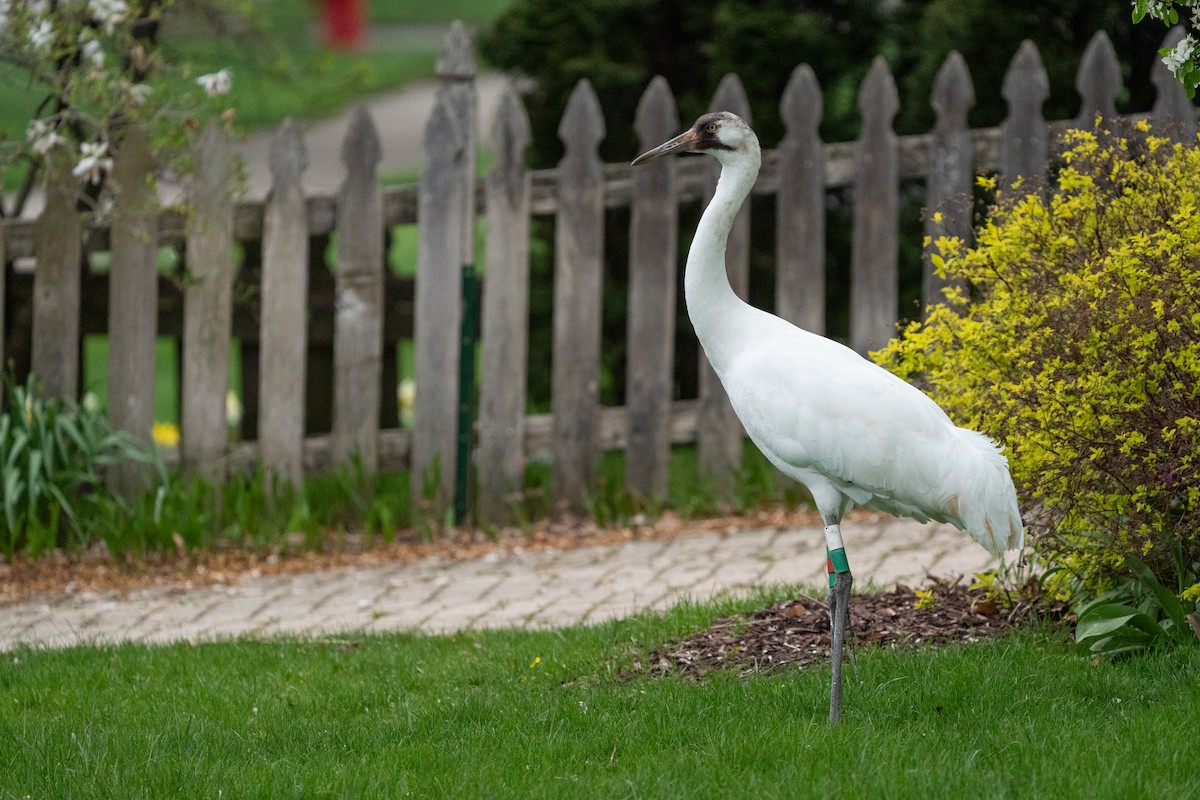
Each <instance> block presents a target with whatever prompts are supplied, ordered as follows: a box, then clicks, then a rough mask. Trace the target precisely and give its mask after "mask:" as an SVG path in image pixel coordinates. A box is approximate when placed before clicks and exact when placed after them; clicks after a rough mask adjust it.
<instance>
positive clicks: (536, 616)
mask: <svg viewBox="0 0 1200 800" xmlns="http://www.w3.org/2000/svg"><path fill="white" fill-rule="evenodd" d="M844 533H845V537H846V544H847V550H848V552H849V553H850V558H851V566H852V567H853V568H854V571H855V579H856V588H866V587H867V586H869V585H870V584H871V583H874V584H875V585H876V586H878V587H880V588H887V587H890V586H891V585H892V584H893V583H895V582H901V583H906V584H910V585H911V584H920V583H922V582H923V581H924V580H925V578H926V576H927V575H929V574H933V575H938V576H940V577H952V576H957V575H969V574H970V573H972V572H976V571H980V570H983V569H987V568H988V567H989V566H994V564H995V560H994V559H993V558H992V557H991V556H989V555H988V553H987V552H986V551H984V549H983V548H981V547H980V546H979V545H978V544H976V543H975V542H974V541H972V540H971V539H970V537H968V536H967V535H966V534H964V533H961V532H959V531H957V530H955V529H954V528H952V527H951V526H948V525H933V524H930V525H918V524H916V523H914V522H910V521H907V520H896V519H892V518H890V517H886V516H882V515H863V516H862V518H861V519H860V518H857V517H856V518H854V519H851V520H847V524H846V525H845V526H844ZM823 569H824V539H823V537H822V535H821V531H820V528H819V527H816V526H813V527H804V528H784V529H778V528H770V529H758V530H744V531H726V532H721V533H711V532H705V533H694V534H683V535H678V536H675V537H672V538H662V539H646V540H634V541H631V542H626V543H623V544H613V545H604V546H588V547H577V548H569V549H559V550H546V551H540V552H521V551H519V550H518V551H515V552H511V553H505V552H493V553H490V554H488V555H486V556H484V557H482V558H478V559H473V560H460V561H450V560H444V559H437V558H430V559H426V560H423V561H417V562H414V563H408V564H401V563H395V564H385V565H379V566H369V567H357V568H341V569H335V570H329V571H325V572H316V573H306V574H289V575H269V576H259V577H245V578H243V579H242V580H240V581H239V582H236V583H233V584H230V585H222V586H210V587H205V588H200V589H194V590H183V589H178V588H176V589H171V588H164V587H154V588H149V589H142V590H135V591H132V592H130V593H129V594H128V595H127V596H125V597H119V596H117V595H116V594H115V593H99V592H81V593H78V594H74V595H64V596H55V597H42V598H39V599H36V600H31V601H26V602H23V603H19V604H14V605H9V606H8V607H0V651H4V650H9V649H12V648H13V647H16V646H18V645H30V646H36V647H63V646H69V645H73V644H80V643H96V642H117V641H137V642H148V643H152V642H170V641H178V640H184V641H202V640H209V639H219V638H227V637H233V636H254V637H262V636H270V635H273V634H283V633H286V634H305V635H325V634H331V633H339V632H345V631H384V630H412V631H425V632H432V633H444V632H450V631H458V630H463V629H472V628H498V627H519V628H546V627H555V626H562V625H569V624H575V623H580V622H583V623H592V622H601V621H604V620H608V619H614V618H619V617H624V616H627V615H630V614H633V613H636V612H639V611H643V610H647V609H665V608H667V607H669V606H671V605H674V604H676V603H678V602H679V601H681V600H683V599H686V598H690V599H693V600H703V599H706V598H710V597H712V596H714V595H718V594H721V593H724V592H746V591H748V590H750V589H752V588H753V587H756V586H767V585H773V584H811V585H817V586H819V585H823V581H824V572H823Z"/></svg>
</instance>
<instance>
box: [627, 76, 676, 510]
mask: <svg viewBox="0 0 1200 800" xmlns="http://www.w3.org/2000/svg"><path fill="white" fill-rule="evenodd" d="M634 128H635V129H636V131H637V134H638V143H639V147H638V150H639V152H644V151H646V150H649V149H650V148H652V147H655V146H656V145H659V144H661V143H662V142H665V141H666V140H667V139H670V138H671V137H672V136H674V135H675V134H677V133H678V132H679V113H678V112H677V111H676V109H675V98H674V97H673V96H672V95H671V88H670V87H669V86H668V85H667V81H666V79H665V78H663V77H661V76H659V77H656V78H654V80H652V81H651V82H650V85H649V86H648V87H647V88H646V91H645V93H643V94H642V97H641V101H640V102H639V103H638V108H637V115H636V116H635V118H634ZM632 203H633V209H632V218H631V224H630V234H629V309H628V320H627V326H628V327H627V336H626V352H627V357H626V380H625V397H626V406H627V408H628V410H629V444H628V446H627V447H626V455H625V485H626V487H627V488H628V489H629V491H631V492H633V493H634V494H636V495H639V496H641V497H646V498H653V499H655V500H662V499H663V498H665V497H666V493H667V477H668V468H669V466H670V459H671V429H670V419H671V399H672V395H673V387H674V385H675V382H674V360H675V292H676V289H675V285H676V260H677V259H678V257H679V252H678V245H679V200H678V197H677V192H676V190H675V159H673V158H664V159H659V160H658V161H655V162H652V163H651V164H648V165H647V166H646V167H644V168H642V169H639V170H638V171H637V172H635V173H634V183H633V200H632Z"/></svg>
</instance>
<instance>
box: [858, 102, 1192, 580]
mask: <svg viewBox="0 0 1200 800" xmlns="http://www.w3.org/2000/svg"><path fill="white" fill-rule="evenodd" d="M1139 127H1141V128H1142V132H1143V133H1144V132H1145V131H1147V130H1148V126H1147V125H1145V123H1141V124H1140V125H1139ZM1066 145H1067V148H1068V149H1067V151H1066V153H1065V155H1064V161H1065V163H1064V165H1063V167H1062V169H1061V172H1060V173H1059V176H1058V189H1057V191H1056V192H1054V193H1053V195H1052V196H1051V197H1049V199H1043V198H1042V197H1041V196H1040V195H1038V194H1028V195H1021V194H1020V192H1019V191H1017V192H1014V193H1012V194H1011V195H1009V196H1007V197H1003V198H1001V199H1000V201H999V202H998V203H997V205H996V206H995V208H994V209H993V211H992V213H991V216H990V219H989V220H988V222H987V223H986V224H985V225H983V227H982V228H981V229H980V230H979V232H978V240H977V243H976V245H975V246H974V247H973V248H970V249H968V248H966V247H964V245H963V243H962V242H960V241H957V240H954V239H950V238H944V237H943V238H941V239H939V240H938V241H937V243H936V244H937V248H938V250H939V251H940V256H938V257H936V258H935V259H934V261H935V266H937V267H938V269H939V271H940V272H943V273H945V274H946V275H948V276H950V277H957V278H962V279H965V281H967V282H969V285H970V286H971V287H972V289H973V291H972V292H971V295H970V296H968V294H967V293H966V292H964V291H963V290H961V289H959V290H953V289H952V290H948V294H947V298H946V302H944V303H943V304H940V305H938V306H936V307H934V308H932V309H931V311H930V313H929V316H928V318H927V319H926V321H925V322H923V323H913V324H911V325H910V326H909V327H908V328H907V329H906V330H904V331H903V333H902V334H901V336H900V337H898V338H897V339H895V340H894V341H893V342H891V343H890V344H889V345H888V346H887V347H886V348H884V349H883V350H882V351H880V352H879V353H876V354H875V357H876V359H877V360H878V361H879V362H880V363H882V364H884V365H885V366H887V367H888V368H890V369H892V370H893V371H895V372H897V373H898V374H900V375H902V376H904V377H907V378H919V379H922V380H924V381H925V382H926V383H927V385H928V387H929V389H930V391H931V392H932V394H933V395H934V397H935V398H936V399H937V400H938V402H939V403H941V404H942V406H943V407H944V408H945V409H946V411H947V412H948V413H949V414H950V416H951V417H954V418H955V419H957V421H958V422H959V423H961V424H964V425H967V426H969V427H976V428H978V429H980V430H983V431H985V432H987V433H989V434H990V435H992V436H994V437H996V438H997V439H999V440H1000V441H1001V442H1003V443H1004V445H1005V448H1006V451H1007V455H1008V458H1009V463H1010V464H1011V468H1012V475H1013V479H1014V482H1015V483H1016V485H1017V487H1018V492H1019V494H1020V496H1021V501H1022V502H1021V506H1022V509H1023V510H1024V511H1025V514H1026V523H1027V525H1028V526H1029V528H1030V532H1031V533H1032V534H1033V543H1034V547H1035V548H1036V549H1037V551H1038V553H1039V555H1040V556H1042V557H1043V558H1044V559H1045V560H1046V561H1048V562H1053V563H1056V564H1058V565H1060V566H1063V567H1065V568H1066V570H1067V571H1069V572H1070V573H1071V574H1073V575H1075V576H1077V577H1078V578H1080V579H1081V580H1082V581H1083V582H1084V584H1085V585H1086V586H1088V587H1090V588H1091V589H1099V588H1103V587H1104V586H1105V585H1106V584H1107V582H1108V581H1109V580H1110V579H1111V578H1112V577H1113V576H1115V575H1117V574H1119V573H1121V572H1123V571H1125V569H1126V567H1127V564H1126V562H1127V560H1128V561H1129V562H1130V563H1132V561H1133V559H1134V558H1136V559H1139V560H1140V561H1142V562H1144V563H1145V564H1146V565H1148V566H1149V567H1150V569H1151V570H1152V572H1153V574H1154V575H1155V576H1157V578H1158V579H1160V580H1161V581H1162V582H1163V583H1164V584H1166V585H1168V586H1177V587H1179V588H1183V587H1186V586H1188V585H1189V583H1190V582H1192V581H1195V580H1196V578H1195V577H1194V575H1195V574H1196V572H1197V571H1198V567H1197V562H1200V225H1197V224H1196V215H1197V196H1198V193H1200V149H1197V148H1195V147H1182V146H1179V145H1171V144H1170V143H1168V142H1167V140H1165V139H1158V138H1154V137H1148V136H1141V135H1140V134H1139V136H1137V137H1130V138H1124V137H1119V136H1115V135H1113V134H1111V133H1109V132H1107V131H1105V132H1101V133H1099V134H1095V133H1090V132H1084V131H1071V132H1069V133H1068V134H1067V137H1066ZM982 180H984V181H985V182H987V181H986V179H982ZM992 186H993V188H994V182H993V183H992ZM1189 575H1190V576H1192V577H1190V578H1189Z"/></svg>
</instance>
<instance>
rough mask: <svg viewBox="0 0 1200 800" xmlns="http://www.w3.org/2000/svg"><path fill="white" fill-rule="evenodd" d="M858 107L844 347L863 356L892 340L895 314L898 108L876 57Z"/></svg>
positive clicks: (888, 76) (893, 88)
mask: <svg viewBox="0 0 1200 800" xmlns="http://www.w3.org/2000/svg"><path fill="white" fill-rule="evenodd" d="M858 108H859V111H860V112H861V113H862V117H863V126H862V133H861V134H860V136H859V140H858V145H859V149H858V174H857V176H856V178H855V181H854V231H853V238H852V241H851V253H850V258H851V264H850V344H851V346H852V347H853V348H854V349H855V350H857V351H858V352H859V353H863V354H866V353H867V352H868V351H870V350H874V349H876V348H878V347H881V346H883V344H884V343H886V342H887V341H888V340H889V339H890V338H892V336H893V335H895V333H896V320H897V318H898V311H899V308H898V306H899V299H898V298H899V280H898V277H897V274H896V273H897V267H898V263H899V250H898V244H897V234H898V220H897V215H898V213H899V208H900V199H899V191H900V188H899V177H898V175H899V168H898V165H897V156H896V134H895V132H893V130H892V120H893V118H894V117H895V116H896V112H897V111H898V110H899V109H900V99H899V95H898V94H897V93H896V84H895V82H894V81H893V80H892V74H891V72H890V71H889V70H888V66H887V62H886V61H884V60H883V58H882V57H881V56H877V57H876V58H875V61H874V63H873V64H872V65H871V70H870V72H868V73H867V77H866V79H865V80H864V81H863V85H862V88H861V90H860V91H859V95H858Z"/></svg>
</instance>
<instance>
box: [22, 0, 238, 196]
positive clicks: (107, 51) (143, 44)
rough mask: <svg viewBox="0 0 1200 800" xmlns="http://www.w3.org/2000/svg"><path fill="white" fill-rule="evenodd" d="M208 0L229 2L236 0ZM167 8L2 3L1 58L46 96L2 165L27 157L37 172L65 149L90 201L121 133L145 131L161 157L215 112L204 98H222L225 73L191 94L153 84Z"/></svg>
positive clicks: (86, 0) (38, 0) (163, 0)
mask: <svg viewBox="0 0 1200 800" xmlns="http://www.w3.org/2000/svg"><path fill="white" fill-rule="evenodd" d="M206 1H207V2H217V3H222V4H225V5H234V4H236V3H237V2H238V1H239V0H206ZM173 4H174V0H128V1H127V0H24V1H18V0H0V59H2V60H4V61H7V62H9V63H12V64H15V65H17V66H18V67H20V68H22V69H23V70H25V71H27V72H28V74H29V78H30V81H31V83H32V84H33V85H35V86H39V87H42V88H44V90H45V92H46V97H45V100H43V101H42V103H41V104H40V105H39V106H38V108H37V109H36V111H35V112H34V115H33V118H32V119H31V120H30V122H29V126H28V128H27V131H26V141H25V142H23V143H15V144H14V143H7V146H6V147H5V149H4V151H3V159H2V160H3V162H5V163H11V162H13V161H15V160H17V159H19V158H22V157H26V158H29V159H30V160H31V161H32V163H33V164H34V165H35V167H36V166H37V165H38V164H39V163H40V159H42V158H45V157H46V156H48V155H49V154H50V153H51V151H54V150H57V149H67V150H69V151H70V152H71V155H72V159H73V161H74V169H73V172H74V174H75V176H76V177H78V178H79V179H80V181H81V182H82V183H83V185H84V187H85V188H87V187H91V189H90V191H91V192H92V193H93V195H94V193H95V192H96V190H97V188H98V186H99V185H100V184H101V183H102V182H103V180H104V177H105V176H106V175H107V173H108V172H109V171H110V170H111V169H112V163H113V162H112V153H113V150H114V149H115V148H116V146H117V143H118V142H119V138H120V131H121V129H122V128H123V127H124V126H127V125H129V124H133V123H140V124H146V125H147V126H148V127H149V128H150V130H151V133H152V139H153V141H154V143H155V145H156V147H157V148H158V149H159V151H160V153H163V154H164V155H166V154H168V153H169V152H170V151H171V150H172V146H173V145H177V144H180V143H181V140H182V138H183V137H184V136H185V135H186V132H187V131H188V130H189V129H193V128H195V127H197V126H196V124H195V122H196V115H197V114H199V113H202V112H206V111H208V112H216V111H218V110H219V109H218V107H217V106H216V105H215V101H213V100H212V98H218V97H219V96H220V95H222V94H224V93H226V92H228V91H229V88H230V81H231V75H230V74H229V72H228V71H227V70H221V71H219V72H216V73H213V74H211V75H203V76H200V77H199V78H197V79H196V80H195V82H194V84H193V86H194V90H193V92H192V93H191V94H190V96H188V95H185V96H180V94H179V93H178V92H164V91H161V89H160V88H158V86H157V85H158V83H159V82H160V81H161V79H162V78H163V77H164V76H165V75H166V74H167V73H168V71H169V65H167V64H166V63H165V62H164V60H163V58H162V56H161V53H160V51H159V49H158V47H157V41H156V39H157V31H158V27H159V23H160V22H161V19H162V16H163V14H164V13H165V12H166V11H167V10H168V9H169V8H170V7H171V6H172V5H173ZM181 123H182V124H181ZM27 183H29V182H27Z"/></svg>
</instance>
